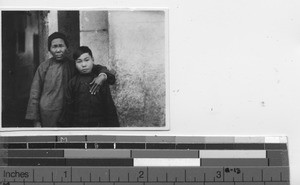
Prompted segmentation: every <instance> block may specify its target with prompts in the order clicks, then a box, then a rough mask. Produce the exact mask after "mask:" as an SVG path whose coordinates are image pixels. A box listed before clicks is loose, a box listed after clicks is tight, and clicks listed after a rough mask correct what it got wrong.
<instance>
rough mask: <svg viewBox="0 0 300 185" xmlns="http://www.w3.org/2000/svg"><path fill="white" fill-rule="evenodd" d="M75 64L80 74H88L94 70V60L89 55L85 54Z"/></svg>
mask: <svg viewBox="0 0 300 185" xmlns="http://www.w3.org/2000/svg"><path fill="white" fill-rule="evenodd" d="M75 64H76V68H77V69H78V71H79V72H80V73H82V74H87V73H90V72H91V71H92V69H93V64H94V59H93V58H92V57H91V56H90V55H89V54H88V53H83V54H82V55H80V57H78V58H77V59H76V61H75Z"/></svg>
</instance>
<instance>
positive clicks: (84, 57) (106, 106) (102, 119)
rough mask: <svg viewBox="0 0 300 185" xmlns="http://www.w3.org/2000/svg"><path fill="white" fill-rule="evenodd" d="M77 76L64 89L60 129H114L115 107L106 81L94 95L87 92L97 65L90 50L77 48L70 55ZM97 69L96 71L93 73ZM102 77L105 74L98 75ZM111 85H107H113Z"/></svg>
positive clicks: (83, 47) (117, 122)
mask: <svg viewBox="0 0 300 185" xmlns="http://www.w3.org/2000/svg"><path fill="white" fill-rule="evenodd" d="M73 59H74V60H75V64H76V69H77V70H78V73H76V75H75V76H74V77H73V78H72V79H71V80H70V81H69V83H68V87H67V89H66V96H65V98H66V105H65V111H64V115H63V122H64V125H63V126H69V127H118V126H120V125H119V121H118V116H117V111H116V107H115V104H114V101H113V99H112V96H111V93H110V88H109V86H108V85H109V84H108V83H109V81H105V82H104V83H103V84H102V85H101V87H100V90H99V92H98V93H96V94H94V95H93V94H91V93H90V83H91V82H92V81H93V79H94V78H95V76H97V73H96V71H97V70H99V68H105V69H106V67H104V66H101V65H94V58H93V54H92V51H91V50H90V49H89V48H88V47H86V46H81V47H79V48H78V49H77V50H76V51H75V52H74V54H73ZM96 68H97V70H96ZM100 75H104V77H105V76H106V75H105V74H103V73H102V74H100ZM109 75H113V74H111V73H110V74H109ZM113 83H114V82H112V83H110V84H113Z"/></svg>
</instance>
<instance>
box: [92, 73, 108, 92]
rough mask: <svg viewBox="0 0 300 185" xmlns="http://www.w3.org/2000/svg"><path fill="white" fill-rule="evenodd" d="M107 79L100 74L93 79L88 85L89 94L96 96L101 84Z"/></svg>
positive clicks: (104, 75) (103, 74)
mask: <svg viewBox="0 0 300 185" xmlns="http://www.w3.org/2000/svg"><path fill="white" fill-rule="evenodd" d="M106 79H107V76H106V74H105V73H100V74H99V76H97V77H96V78H94V80H93V81H92V82H91V83H90V85H92V87H91V88H90V93H91V94H94V95H95V94H97V93H98V92H99V90H100V87H101V85H102V84H103V82H104V81H105V80H106Z"/></svg>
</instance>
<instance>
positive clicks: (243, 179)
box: [242, 172, 245, 181]
mask: <svg viewBox="0 0 300 185" xmlns="http://www.w3.org/2000/svg"><path fill="white" fill-rule="evenodd" d="M242 181H245V177H244V172H243V173H242Z"/></svg>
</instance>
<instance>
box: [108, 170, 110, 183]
mask: <svg viewBox="0 0 300 185" xmlns="http://www.w3.org/2000/svg"><path fill="white" fill-rule="evenodd" d="M108 181H109V182H110V169H108Z"/></svg>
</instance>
